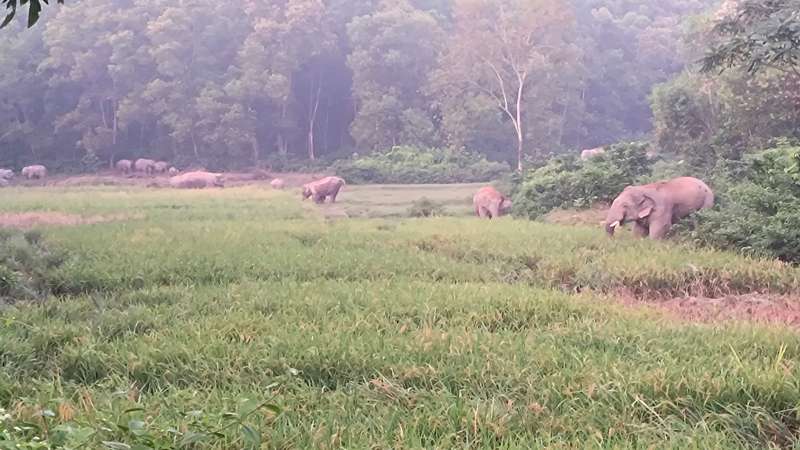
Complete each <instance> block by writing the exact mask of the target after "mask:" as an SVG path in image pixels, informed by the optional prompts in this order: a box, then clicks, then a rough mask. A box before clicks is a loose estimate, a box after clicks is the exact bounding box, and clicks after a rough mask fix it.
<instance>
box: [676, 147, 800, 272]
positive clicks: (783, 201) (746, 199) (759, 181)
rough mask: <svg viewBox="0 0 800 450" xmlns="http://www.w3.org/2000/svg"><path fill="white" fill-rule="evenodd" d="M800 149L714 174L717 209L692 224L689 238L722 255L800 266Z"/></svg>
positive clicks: (750, 158)
mask: <svg viewBox="0 0 800 450" xmlns="http://www.w3.org/2000/svg"><path fill="white" fill-rule="evenodd" d="M799 161H800V148H797V147H779V148H776V149H771V150H766V151H763V152H761V153H758V154H755V155H751V156H748V157H747V158H746V159H745V161H743V162H741V163H739V164H735V163H731V162H722V163H720V164H718V167H717V169H716V172H717V177H716V179H718V180H719V181H718V182H715V184H714V187H715V194H716V206H715V207H714V208H713V209H710V210H706V211H701V212H700V213H698V214H697V215H696V216H695V217H694V219H693V220H692V224H693V229H692V230H691V231H690V236H691V237H692V238H693V239H695V240H696V241H698V242H700V243H703V244H706V245H711V246H714V247H717V248H722V249H731V250H739V251H744V252H747V253H753V254H758V255H764V256H772V257H776V258H779V259H781V260H784V261H788V262H793V263H798V262H800V184H799V183H800V175H799V174H798V162H799Z"/></svg>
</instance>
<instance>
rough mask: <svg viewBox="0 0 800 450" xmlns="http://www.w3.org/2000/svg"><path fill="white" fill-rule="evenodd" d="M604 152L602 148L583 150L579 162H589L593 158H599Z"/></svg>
mask: <svg viewBox="0 0 800 450" xmlns="http://www.w3.org/2000/svg"><path fill="white" fill-rule="evenodd" d="M605 152H606V150H605V148H603V147H597V148H591V149H588V150H583V151H582V152H581V160H582V161H587V160H590V159H592V158H594V157H595V156H600V155H602V154H603V153H605Z"/></svg>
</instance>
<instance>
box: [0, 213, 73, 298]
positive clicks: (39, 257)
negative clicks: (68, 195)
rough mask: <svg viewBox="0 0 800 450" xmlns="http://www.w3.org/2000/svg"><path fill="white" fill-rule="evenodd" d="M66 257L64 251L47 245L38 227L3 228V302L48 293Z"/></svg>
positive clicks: (0, 260)
mask: <svg viewBox="0 0 800 450" xmlns="http://www.w3.org/2000/svg"><path fill="white" fill-rule="evenodd" d="M64 261H65V255H64V253H63V252H61V251H57V250H53V249H51V248H50V246H49V245H46V244H45V242H44V241H43V240H42V236H41V234H40V233H39V232H38V231H28V232H25V233H22V232H16V231H9V230H4V229H2V228H0V303H3V302H14V301H17V300H23V299H35V298H43V297H45V296H47V295H48V294H49V293H50V290H51V287H52V284H53V280H54V273H55V271H56V270H57V269H58V267H59V266H61V265H62V264H63V263H64Z"/></svg>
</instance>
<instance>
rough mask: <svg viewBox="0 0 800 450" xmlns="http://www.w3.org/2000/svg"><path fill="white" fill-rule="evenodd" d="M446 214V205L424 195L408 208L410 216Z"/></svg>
mask: <svg viewBox="0 0 800 450" xmlns="http://www.w3.org/2000/svg"><path fill="white" fill-rule="evenodd" d="M443 215H444V205H442V204H441V203H438V202H434V201H433V200H431V199H429V198H427V197H422V198H421V199H419V200H415V201H414V203H412V204H411V207H410V208H408V216H409V217H437V216H443Z"/></svg>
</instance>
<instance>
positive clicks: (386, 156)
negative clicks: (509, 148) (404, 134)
mask: <svg viewBox="0 0 800 450" xmlns="http://www.w3.org/2000/svg"><path fill="white" fill-rule="evenodd" d="M333 169H334V170H335V171H336V174H337V175H339V176H340V177H342V178H344V179H345V180H347V182H348V183H351V184H366V183H403V184H426V183H471V182H482V181H491V180H494V179H496V178H499V177H501V176H502V175H503V174H506V173H508V172H509V171H510V168H509V166H508V164H506V163H498V162H492V161H488V160H487V159H486V158H484V157H483V156H480V155H477V154H475V153H471V152H467V151H457V150H452V149H440V148H430V149H420V148H416V147H410V146H402V147H393V148H392V149H391V150H389V151H386V152H381V153H372V154H369V155H364V156H358V155H354V156H353V157H352V158H350V159H347V160H340V161H337V162H336V163H335V164H334V165H333Z"/></svg>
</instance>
